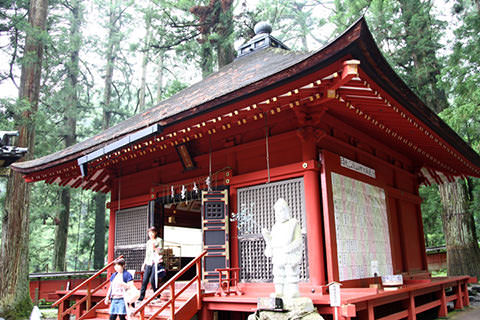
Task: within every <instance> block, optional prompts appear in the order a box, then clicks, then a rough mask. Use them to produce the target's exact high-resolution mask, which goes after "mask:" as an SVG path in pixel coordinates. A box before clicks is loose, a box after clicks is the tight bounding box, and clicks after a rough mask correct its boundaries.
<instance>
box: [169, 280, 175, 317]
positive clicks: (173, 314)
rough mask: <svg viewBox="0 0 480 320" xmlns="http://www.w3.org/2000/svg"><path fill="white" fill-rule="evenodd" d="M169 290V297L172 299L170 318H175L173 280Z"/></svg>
mask: <svg viewBox="0 0 480 320" xmlns="http://www.w3.org/2000/svg"><path fill="white" fill-rule="evenodd" d="M170 291H171V299H172V306H171V308H172V310H171V313H170V314H171V316H172V320H175V281H172V284H171V285H170Z"/></svg>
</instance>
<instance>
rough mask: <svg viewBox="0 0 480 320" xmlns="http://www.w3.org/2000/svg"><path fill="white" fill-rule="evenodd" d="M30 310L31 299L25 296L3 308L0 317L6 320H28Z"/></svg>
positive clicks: (31, 305) (31, 306)
mask: <svg viewBox="0 0 480 320" xmlns="http://www.w3.org/2000/svg"><path fill="white" fill-rule="evenodd" d="M32 309H33V303H32V299H30V296H28V295H27V296H26V297H23V298H22V299H20V300H16V301H14V302H13V303H12V304H10V305H8V306H3V309H2V310H1V313H0V317H2V318H4V319H6V320H18V319H28V318H29V316H30V313H31V312H32Z"/></svg>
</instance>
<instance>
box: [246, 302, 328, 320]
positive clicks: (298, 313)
mask: <svg viewBox="0 0 480 320" xmlns="http://www.w3.org/2000/svg"><path fill="white" fill-rule="evenodd" d="M283 304H284V308H285V310H286V311H285V312H276V311H266V310H264V311H257V312H255V313H254V314H251V315H249V316H248V320H288V319H299V320H300V319H301V320H323V318H322V316H321V315H319V314H318V312H317V310H316V309H315V306H314V305H313V302H312V299H310V298H306V297H300V298H293V299H287V300H284V301H283Z"/></svg>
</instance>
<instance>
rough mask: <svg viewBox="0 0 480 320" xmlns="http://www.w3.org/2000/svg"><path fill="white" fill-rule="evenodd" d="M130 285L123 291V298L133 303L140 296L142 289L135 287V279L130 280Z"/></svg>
mask: <svg viewBox="0 0 480 320" xmlns="http://www.w3.org/2000/svg"><path fill="white" fill-rule="evenodd" d="M129 283H130V284H129V286H128V288H127V289H125V292H124V293H123V299H124V300H125V302H126V303H133V302H135V301H137V300H138V298H139V297H140V290H138V289H137V287H135V285H134V284H133V281H130V282H129Z"/></svg>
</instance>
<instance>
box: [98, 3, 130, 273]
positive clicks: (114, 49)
mask: <svg viewBox="0 0 480 320" xmlns="http://www.w3.org/2000/svg"><path fill="white" fill-rule="evenodd" d="M120 3H121V1H118V0H112V1H110V6H109V23H108V38H107V51H106V57H105V58H106V62H107V64H106V70H105V87H104V91H103V123H102V129H103V130H106V129H108V128H109V127H110V126H111V120H112V115H113V114H114V113H115V110H114V107H113V105H112V104H111V99H112V89H113V72H114V70H115V60H116V59H117V54H118V50H119V46H120V40H121V37H120V36H119V34H118V33H119V31H120V30H119V29H120V27H119V24H120V21H119V20H120V19H121V18H122V15H123V13H124V10H122V8H121V5H120ZM105 201H106V195H105V194H104V193H101V192H97V194H96V195H95V249H94V259H93V264H94V268H96V269H98V268H101V267H102V266H103V265H104V256H105V249H104V248H105Z"/></svg>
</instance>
